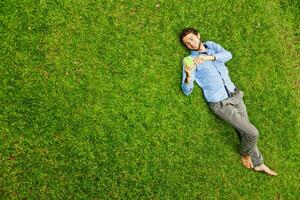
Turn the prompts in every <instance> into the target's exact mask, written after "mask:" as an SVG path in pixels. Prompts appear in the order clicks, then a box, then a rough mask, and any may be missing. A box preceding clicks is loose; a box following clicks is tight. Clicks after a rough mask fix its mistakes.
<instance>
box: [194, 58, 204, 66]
mask: <svg viewBox="0 0 300 200" xmlns="http://www.w3.org/2000/svg"><path fill="white" fill-rule="evenodd" d="M203 58H204V56H198V57H196V58H194V59H193V60H194V63H195V64H196V65H198V64H202V63H203V62H204V59H203Z"/></svg>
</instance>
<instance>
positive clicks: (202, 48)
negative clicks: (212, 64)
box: [197, 42, 206, 52]
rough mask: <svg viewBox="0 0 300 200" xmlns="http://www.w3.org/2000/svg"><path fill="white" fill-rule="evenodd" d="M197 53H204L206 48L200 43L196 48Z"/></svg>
mask: <svg viewBox="0 0 300 200" xmlns="http://www.w3.org/2000/svg"><path fill="white" fill-rule="evenodd" d="M197 51H199V52H203V51H206V48H205V46H204V44H203V43H202V42H201V43H200V45H199V48H198V50H197Z"/></svg>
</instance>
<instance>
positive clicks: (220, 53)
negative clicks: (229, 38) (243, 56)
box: [208, 41, 232, 62]
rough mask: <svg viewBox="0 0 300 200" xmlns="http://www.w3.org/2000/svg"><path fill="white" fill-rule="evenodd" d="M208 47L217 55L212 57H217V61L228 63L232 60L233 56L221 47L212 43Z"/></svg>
mask: <svg viewBox="0 0 300 200" xmlns="http://www.w3.org/2000/svg"><path fill="white" fill-rule="evenodd" d="M208 45H209V46H210V47H211V48H212V49H213V50H214V51H215V54H214V55H212V56H215V60H216V61H220V62H227V61H229V60H231V58H232V54H231V53H230V52H229V51H227V50H226V49H224V48H223V47H222V46H221V45H219V44H217V43H215V42H212V41H210V42H209V44H208Z"/></svg>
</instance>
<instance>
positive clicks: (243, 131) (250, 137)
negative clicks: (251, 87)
mask: <svg viewBox="0 0 300 200" xmlns="http://www.w3.org/2000/svg"><path fill="white" fill-rule="evenodd" d="M243 96H244V93H243V91H241V90H238V91H237V92H235V93H234V94H233V96H232V97H230V98H227V99H225V100H223V101H219V102H217V103H209V106H210V108H211V110H212V111H213V112H214V113H215V114H216V115H217V116H218V117H220V118H221V119H223V120H224V121H226V122H228V123H229V124H230V125H232V126H233V127H234V128H235V129H236V131H237V133H238V136H239V139H240V147H239V152H240V154H241V155H242V156H244V155H248V156H250V157H251V160H252V163H253V166H254V167H256V166H259V165H261V164H262V163H263V157H262V155H261V153H260V152H259V150H258V148H257V145H256V144H257V140H258V130H257V129H256V128H255V127H254V126H253V124H251V122H250V121H249V119H248V114H247V111H246V106H245V104H244V101H243Z"/></svg>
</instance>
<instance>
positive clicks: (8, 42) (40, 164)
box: [0, 0, 300, 199]
mask: <svg viewBox="0 0 300 200" xmlns="http://www.w3.org/2000/svg"><path fill="white" fill-rule="evenodd" d="M0 11H1V21H0V22H1V26H0V28H1V29H0V31H1V32H0V33H1V44H0V45H1V46H0V47H1V48H0V56H1V57H0V58H1V62H0V63H1V71H0V73H1V82H0V83H1V90H0V98H1V115H0V119H1V121H0V123H1V124H0V131H1V133H0V137H1V138H0V155H1V156H0V158H1V162H0V163H1V164H0V196H1V198H3V199H22V198H27V199H51V198H52V199H248V198H252V199H298V198H299V193H300V191H299V120H298V119H299V114H298V112H299V110H298V105H299V101H298V100H297V97H299V28H298V25H299V24H298V21H299V14H297V13H299V3H298V2H297V1H283V0H282V1H279V0H278V1H270V2H266V1H262V0H259V1H253V0H250V1H221V0H217V1H179V0H172V1H152V0H146V1H135V0H133V1H114V0H108V1H93V0H87V1H83V0H81V1H80V0H78V1H71V0H66V1H46V0H41V1H25V0H24V1H2V2H1V6H0ZM189 26H192V27H195V28H197V29H198V30H199V31H200V32H201V34H202V37H203V38H204V40H213V41H216V42H218V43H220V44H221V45H222V46H223V47H225V48H226V49H228V50H229V51H231V52H232V54H233V59H232V60H231V61H230V62H228V63H227V66H228V68H229V70H230V75H231V77H232V80H233V81H234V82H235V83H236V85H238V86H239V88H240V89H242V90H243V91H244V92H245V99H244V100H245V103H246V105H247V108H248V113H249V116H250V119H251V121H252V122H253V124H255V126H256V127H257V128H258V129H259V131H260V140H259V144H258V145H259V148H260V150H261V152H262V153H263V155H264V157H265V162H266V163H267V164H268V165H269V166H270V167H271V168H273V169H275V170H276V171H277V172H278V174H279V176H278V177H276V178H270V177H268V176H265V175H263V174H259V173H254V172H252V171H249V170H246V169H245V168H243V167H242V165H241V163H240V162H239V159H240V157H239V155H238V153H237V145H238V140H237V137H236V135H235V133H234V130H233V129H232V128H231V127H230V126H228V125H227V124H225V123H224V122H223V121H221V120H219V119H218V118H217V117H215V116H214V115H213V114H212V113H211V111H210V110H209V109H208V107H207V105H206V104H205V102H204V99H203V95H202V94H201V91H200V89H199V88H195V89H194V92H193V94H192V95H191V96H189V97H186V96H184V95H183V94H182V92H181V90H180V82H181V64H180V63H181V59H182V58H183V57H184V56H185V55H187V54H188V52H187V51H186V50H185V49H184V48H183V47H182V46H181V44H180V43H179V42H178V33H179V32H180V30H181V29H182V28H185V27H189Z"/></svg>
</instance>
